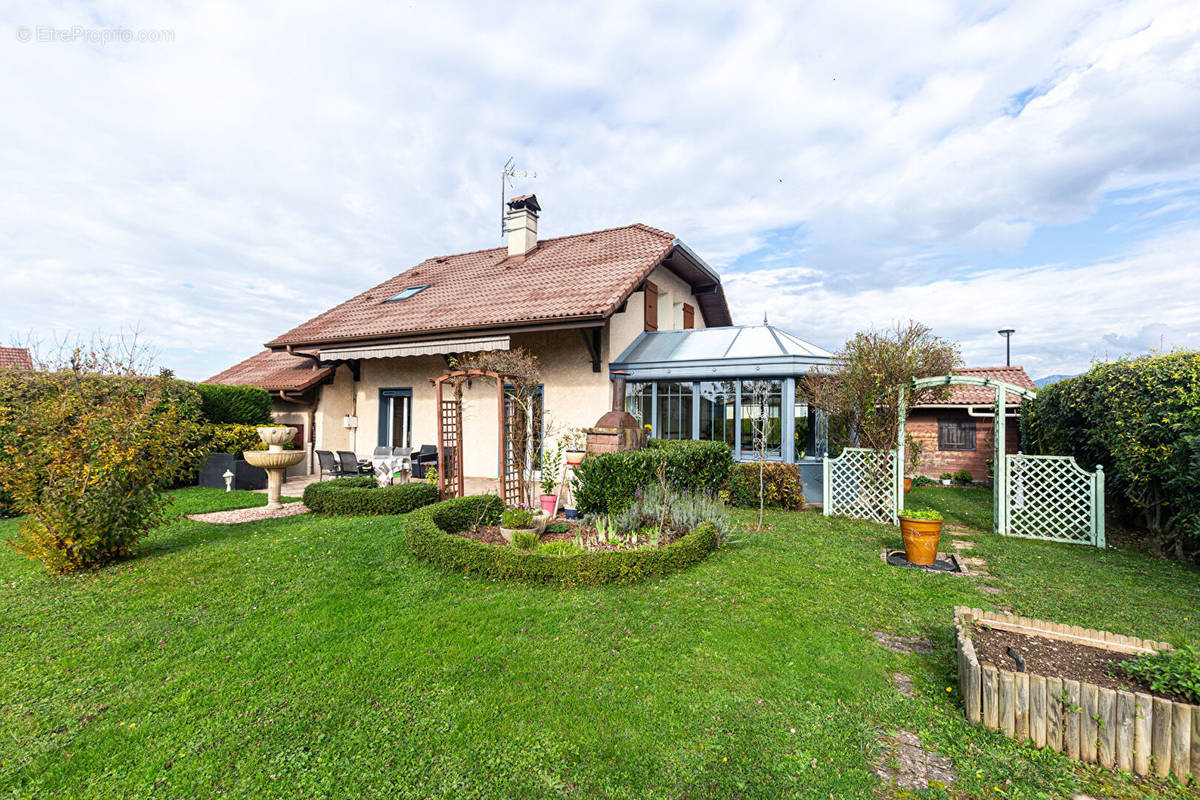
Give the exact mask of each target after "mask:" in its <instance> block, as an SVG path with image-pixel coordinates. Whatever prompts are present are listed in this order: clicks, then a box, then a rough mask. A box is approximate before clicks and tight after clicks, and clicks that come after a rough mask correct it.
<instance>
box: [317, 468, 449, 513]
mask: <svg viewBox="0 0 1200 800" xmlns="http://www.w3.org/2000/svg"><path fill="white" fill-rule="evenodd" d="M437 500H438V490H437V487H436V486H430V485H429V484H428V483H423V482H416V483H401V484H397V485H395V486H385V487H383V488H382V489H381V488H379V487H378V486H377V485H376V484H375V479H374V478H371V477H369V476H366V475H363V476H353V477H348V478H335V479H333V480H331V481H321V482H319V483H310V484H309V485H308V486H307V487H305V489H304V505H306V506H308V507H309V508H310V509H312V511H314V512H315V513H317V514H334V515H362V516H381V515H388V514H407V513H408V512H410V511H413V510H415V509H418V508H421V507H422V506H427V505H429V504H430V503H436V502H437Z"/></svg>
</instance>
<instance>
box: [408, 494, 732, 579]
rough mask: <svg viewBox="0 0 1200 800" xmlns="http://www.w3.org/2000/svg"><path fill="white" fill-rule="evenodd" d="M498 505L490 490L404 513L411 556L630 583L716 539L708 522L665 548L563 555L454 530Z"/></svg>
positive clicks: (492, 515)
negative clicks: (504, 544) (493, 542)
mask: <svg viewBox="0 0 1200 800" xmlns="http://www.w3.org/2000/svg"><path fill="white" fill-rule="evenodd" d="M501 508H503V503H501V502H500V500H499V498H497V497H495V496H494V495H478V496H475V497H459V498H454V499H452V500H446V501H444V502H441V503H434V504H433V505H431V506H427V507H425V508H422V509H418V510H417V511H414V512H413V513H412V514H409V515H408V516H407V517H406V518H405V520H404V534H405V539H406V540H407V542H408V546H409V548H410V549H411V550H412V553H413V555H415V556H416V557H417V558H420V559H423V560H425V561H428V562H430V563H432V564H435V565H437V566H439V567H443V568H445V569H452V570H457V571H459V572H466V573H470V574H472V575H478V576H479V577H482V578H492V579H501V580H518V581H524V582H526V583H549V584H555V585H558V586H596V585H599V584H603V583H634V582H636V581H640V580H643V579H645V578H650V577H654V576H656V575H665V574H667V573H670V572H677V571H679V570H681V569H685V568H687V567H689V566H691V565H692V564H695V563H697V562H699V561H701V560H703V559H704V557H705V556H707V555H708V554H709V553H710V552H712V551H713V550H715V549H716V548H717V545H718V544H719V540H718V535H717V529H716V527H715V526H714V525H712V523H707V522H706V523H704V524H703V525H701V526H700V527H698V528H696V529H695V530H694V531H692V532H691V533H689V534H687V535H686V536H684V537H683V538H681V539H679V540H678V541H675V542H672V543H671V544H669V545H667V546H666V547H661V548H657V549H653V550H607V551H600V552H588V553H572V554H570V555H565V556H559V555H549V554H547V553H542V552H538V551H536V550H534V551H529V550H517V549H516V548H513V547H500V546H497V545H491V544H484V543H483V542H478V541H476V540H474V539H468V538H466V537H464V536H454V535H453V533H454V532H459V531H464V530H466V529H467V528H469V527H470V526H471V525H472V524H474V523H475V522H477V521H478V522H480V523H482V524H494V523H495V522H496V519H497V518H498V517H499V514H500V510H501Z"/></svg>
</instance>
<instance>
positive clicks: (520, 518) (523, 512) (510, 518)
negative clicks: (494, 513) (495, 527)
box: [500, 506, 533, 529]
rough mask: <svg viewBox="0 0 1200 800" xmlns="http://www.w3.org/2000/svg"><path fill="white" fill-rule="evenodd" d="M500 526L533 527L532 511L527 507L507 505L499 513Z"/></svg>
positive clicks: (513, 527) (511, 527)
mask: <svg viewBox="0 0 1200 800" xmlns="http://www.w3.org/2000/svg"><path fill="white" fill-rule="evenodd" d="M500 527H501V528H510V529H517V528H531V527H533V512H532V511H530V510H529V509H527V508H517V507H516V506H509V507H508V508H505V509H504V511H503V512H501V514H500Z"/></svg>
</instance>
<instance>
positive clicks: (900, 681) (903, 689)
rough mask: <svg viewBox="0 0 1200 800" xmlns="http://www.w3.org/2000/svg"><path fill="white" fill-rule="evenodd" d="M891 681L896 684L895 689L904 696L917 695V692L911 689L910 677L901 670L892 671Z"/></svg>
mask: <svg viewBox="0 0 1200 800" xmlns="http://www.w3.org/2000/svg"><path fill="white" fill-rule="evenodd" d="M892 683H894V684H895V685H896V691H897V692H899V693H900V694H902V695H904V696H905V697H916V696H917V693H916V692H915V691H913V684H912V678H910V677H908V676H907V675H905V674H904V673H903V672H893V673H892Z"/></svg>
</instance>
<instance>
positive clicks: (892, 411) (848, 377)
mask: <svg viewBox="0 0 1200 800" xmlns="http://www.w3.org/2000/svg"><path fill="white" fill-rule="evenodd" d="M961 365H962V359H961V357H960V355H959V349H958V344H957V343H955V342H951V341H948V340H946V339H942V338H939V337H937V336H934V335H933V332H932V331H931V330H930V329H929V328H928V327H926V326H925V325H922V324H921V323H919V322H913V321H909V322H908V323H904V324H897V325H896V327H895V328H892V329H890V330H885V331H876V330H869V331H860V332H859V333H857V334H855V335H854V338H853V339H851V340H850V341H848V342H846V344H845V345H843V346H842V349H841V350H839V351H838V352H837V354H836V356H835V360H834V366H833V367H828V368H825V369H818V370H816V371H814V373H813V374H812V375H810V376H809V377H808V378H807V379H806V380H805V381H804V384H803V386H804V391H805V394H807V395H808V399H809V402H810V403H812V404H813V405H814V406H816V407H818V408H821V409H824V410H825V412H826V413H827V414H829V415H830V416H831V417H833V418H835V419H836V420H837V421H838V423H839V424H837V425H834V426H831V431H836V432H837V435H838V436H839V438H840V439H841V441H838V442H836V444H838V445H839V446H845V445H847V444H852V443H854V442H857V443H858V444H859V445H860V446H862V447H867V448H870V449H871V450H892V449H894V448H895V447H896V438H897V435H898V433H899V424H900V423H899V411H900V410H901V409H900V408H899V401H900V395H899V392H897V391H896V387H898V386H900V385H903V384H907V383H909V382H910V381H912V380H913V379H914V378H926V377H933V376H936V375H948V374H950V373H951V372H953V371H954V369H955V368H957V367H959V366H961ZM948 392H949V389H948V387H944V386H940V387H936V388H932V389H921V390H917V391H910V392H907V393H906V394H907V396H906V402H905V406H904V409H903V412H904V415H905V416H906V417H907V416H908V414H909V413H910V412H911V411H912V408H913V406H915V405H919V404H921V403H927V402H932V401H933V400H937V399H940V398H944V397H945V396H946V395H947V393H948Z"/></svg>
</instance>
